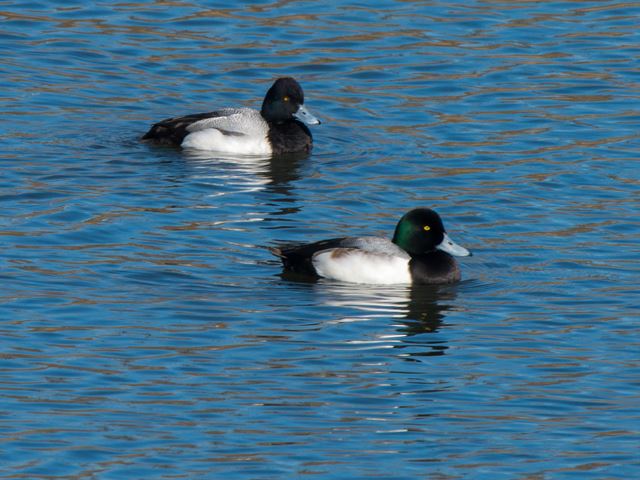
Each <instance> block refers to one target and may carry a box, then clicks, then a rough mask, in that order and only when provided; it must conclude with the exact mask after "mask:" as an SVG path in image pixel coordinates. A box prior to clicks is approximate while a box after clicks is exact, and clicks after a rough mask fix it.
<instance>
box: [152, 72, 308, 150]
mask: <svg viewBox="0 0 640 480" xmlns="http://www.w3.org/2000/svg"><path fill="white" fill-rule="evenodd" d="M319 123H320V121H319V120H318V119H317V118H316V117H315V116H314V115H312V114H311V113H310V112H309V111H308V110H307V109H306V108H305V107H304V92H303V91H302V87H301V86H300V84H299V83H298V82H297V81H296V80H295V79H294V78H292V77H281V78H278V79H276V80H275V82H274V83H273V85H272V86H271V88H269V90H268V91H267V93H266V95H265V97H264V100H263V102H262V108H261V109H260V111H257V110H255V109H253V108H246V107H241V108H221V109H218V110H214V111H213V112H208V113H195V114H192V115H186V116H183V117H173V118H167V119H166V120H162V121H161V122H158V123H155V124H154V125H153V126H152V127H151V128H150V129H149V131H148V132H147V133H146V134H144V135H143V136H142V140H144V141H150V142H154V143H158V144H163V145H172V146H179V147H182V148H183V149H193V150H206V151H215V152H221V153H229V154H241V155H281V154H286V153H297V152H307V153H308V152H310V151H311V147H312V144H313V139H312V136H311V132H310V131H309V128H308V127H307V125H317V124H319Z"/></svg>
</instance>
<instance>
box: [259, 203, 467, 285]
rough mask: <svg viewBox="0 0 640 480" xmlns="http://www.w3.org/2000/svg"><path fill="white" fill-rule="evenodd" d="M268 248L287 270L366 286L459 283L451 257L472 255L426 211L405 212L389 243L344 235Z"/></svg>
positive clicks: (419, 209) (457, 273)
mask: <svg viewBox="0 0 640 480" xmlns="http://www.w3.org/2000/svg"><path fill="white" fill-rule="evenodd" d="M270 250H271V252H272V253H273V254H274V255H276V256H278V257H280V258H281V259H282V263H283V265H284V268H285V270H286V271H290V272H295V273H300V274H306V275H311V276H315V277H324V278H329V279H333V280H340V281H343V282H352V283H369V284H398V283H407V284H408V283H415V284H440V283H452V282H457V281H458V280H460V267H458V264H457V262H456V261H455V259H454V258H453V257H452V255H456V256H468V255H471V252H469V251H468V250H467V249H466V248H464V247H461V246H460V245H457V244H456V243H454V242H453V240H451V239H450V238H449V236H448V235H447V233H446V231H445V229H444V225H443V224H442V220H441V218H440V216H439V215H438V214H437V213H436V212H435V211H433V210H431V209H429V208H416V209H414V210H411V211H410V212H408V213H406V214H405V215H404V216H403V217H402V218H401V219H400V221H399V222H398V225H397V226H396V229H395V233H394V234H393V239H392V240H388V239H386V238H380V237H343V238H334V239H331V240H322V241H319V242H315V243H310V244H305V245H294V246H285V247H282V248H270Z"/></svg>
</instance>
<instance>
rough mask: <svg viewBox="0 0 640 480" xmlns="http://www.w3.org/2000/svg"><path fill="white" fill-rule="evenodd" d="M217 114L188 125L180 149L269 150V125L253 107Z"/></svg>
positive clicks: (255, 152)
mask: <svg viewBox="0 0 640 480" xmlns="http://www.w3.org/2000/svg"><path fill="white" fill-rule="evenodd" d="M218 113H221V114H223V116H219V117H211V118H205V119H204V120H200V121H198V122H195V123H192V124H191V125H189V127H188V128H187V130H188V131H189V132H191V133H189V135H187V136H186V137H185V138H184V140H183V141H182V145H181V146H182V148H192V149H195V150H210V151H216V152H226V153H239V154H244V155H264V154H267V155H268V154H270V153H271V152H272V149H271V145H270V144H269V142H268V140H267V133H268V131H269V125H267V122H265V121H264V119H263V118H262V115H260V112H258V111H257V110H253V109H251V108H238V109H233V108H228V109H223V110H220V111H219V112H218Z"/></svg>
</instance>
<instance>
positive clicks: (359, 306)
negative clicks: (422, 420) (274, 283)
mask: <svg viewBox="0 0 640 480" xmlns="http://www.w3.org/2000/svg"><path fill="white" fill-rule="evenodd" d="M278 275H279V276H280V277H281V278H282V279H283V280H286V281H293V282H295V283H296V284H297V285H298V286H301V285H305V284H306V285H308V287H309V289H310V293H312V295H313V296H314V297H315V300H314V301H317V302H320V304H321V305H322V306H323V307H326V306H328V307H338V308H339V312H340V313H339V317H338V318H335V319H333V320H331V323H350V322H367V321H375V320H379V319H381V318H385V319H389V320H391V325H393V326H394V327H395V333H389V330H388V329H387V328H385V331H384V332H383V333H380V334H377V335H376V336H375V337H374V338H371V337H370V338H368V339H363V338H358V339H357V340H353V339H352V340H349V341H348V343H351V344H366V345H368V346H369V347H372V346H376V345H378V346H381V347H385V348H388V347H392V348H396V349H403V350H405V351H404V352H402V354H401V355H402V356H403V357H406V358H407V359H414V360H415V359H416V357H423V356H433V355H444V353H445V352H446V350H447V349H448V348H449V347H448V346H447V344H446V342H445V340H444V337H442V336H441V335H438V334H437V332H438V331H439V330H440V329H441V328H442V327H443V326H445V325H446V324H445V319H446V316H447V312H448V311H450V310H452V309H453V308H454V307H453V304H454V302H455V299H456V297H457V291H458V289H459V288H460V285H459V284H458V285H413V286H407V285H401V286H400V285H392V286H386V285H358V284H348V283H336V282H331V281H327V280H324V279H310V278H309V276H308V275H300V274H296V273H293V272H287V271H285V272H282V273H279V274H278ZM463 283H464V282H463Z"/></svg>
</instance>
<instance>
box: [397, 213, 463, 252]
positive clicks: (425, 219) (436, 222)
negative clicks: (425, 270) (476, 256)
mask: <svg viewBox="0 0 640 480" xmlns="http://www.w3.org/2000/svg"><path fill="white" fill-rule="evenodd" d="M393 243H395V244H396V245H398V246H399V247H400V248H402V249H403V250H405V251H406V252H407V253H409V254H410V255H421V254H425V253H428V252H431V251H433V250H442V251H443V252H447V253H449V254H451V255H455V256H458V257H466V256H469V255H471V252H470V251H469V250H467V249H466V248H464V247H461V246H460V245H458V244H456V243H455V242H454V241H453V240H451V238H449V235H447V232H446V230H445V229H444V225H443V223H442V219H441V218H440V215H438V214H437V213H436V212H435V211H433V210H431V209H430V208H416V209H413V210H411V211H410V212H408V213H406V214H405V215H404V216H403V217H402V218H401V219H400V221H399V222H398V225H396V230H395V232H394V234H393Z"/></svg>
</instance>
